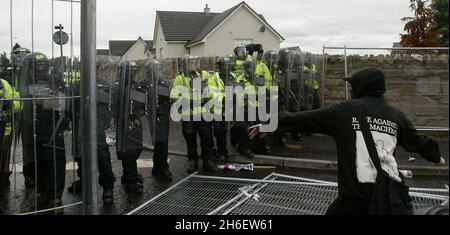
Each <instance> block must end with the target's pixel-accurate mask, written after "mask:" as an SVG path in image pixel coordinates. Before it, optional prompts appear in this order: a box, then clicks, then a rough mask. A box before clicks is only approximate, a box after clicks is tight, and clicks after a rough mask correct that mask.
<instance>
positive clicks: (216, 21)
mask: <svg viewBox="0 0 450 235" xmlns="http://www.w3.org/2000/svg"><path fill="white" fill-rule="evenodd" d="M240 7H246V8H247V9H248V10H249V11H250V12H251V13H253V14H254V16H255V17H256V18H257V19H259V20H260V21H262V22H263V23H264V24H265V25H266V26H267V27H269V29H270V30H272V32H273V33H274V34H275V35H277V36H278V37H279V38H280V39H282V40H284V38H283V37H282V36H281V34H279V33H278V32H277V31H276V30H275V29H274V28H273V27H272V26H270V25H269V23H268V22H267V21H266V19H265V18H264V16H263V15H262V14H258V13H256V11H255V10H253V9H252V8H251V7H250V6H249V5H248V4H247V3H245V2H241V3H239V4H237V5H236V6H234V7H232V8H230V9H228V10H226V11H224V12H223V13H221V14H218V15H217V16H215V17H214V18H213V19H211V21H210V22H208V24H206V26H205V27H204V28H203V29H202V30H201V31H200V32H199V33H198V34H197V35H196V36H195V37H194V38H193V39H192V40H191V41H189V43H188V44H187V46H192V45H193V44H196V43H198V42H200V41H202V40H203V39H204V38H206V37H207V36H208V35H209V34H211V33H212V32H213V31H214V30H215V29H216V28H218V26H219V25H221V24H222V22H224V21H225V20H226V19H227V18H228V17H230V16H231V15H232V14H233V13H234V12H236V11H237V10H238V9H239V8H240Z"/></svg>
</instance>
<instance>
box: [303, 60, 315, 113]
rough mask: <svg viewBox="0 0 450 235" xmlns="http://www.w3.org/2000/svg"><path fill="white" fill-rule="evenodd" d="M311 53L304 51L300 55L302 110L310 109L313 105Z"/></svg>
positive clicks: (312, 63) (312, 64)
mask: <svg viewBox="0 0 450 235" xmlns="http://www.w3.org/2000/svg"><path fill="white" fill-rule="evenodd" d="M313 66H315V65H314V62H313V55H312V54H311V53H305V54H303V55H302V73H301V82H300V83H301V84H300V87H301V88H303V89H301V90H302V91H303V96H302V98H303V110H305V111H307V110H312V109H313V106H314V74H315V72H314V71H313Z"/></svg>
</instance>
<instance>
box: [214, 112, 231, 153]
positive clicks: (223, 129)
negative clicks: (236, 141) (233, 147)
mask: <svg viewBox="0 0 450 235" xmlns="http://www.w3.org/2000/svg"><path fill="white" fill-rule="evenodd" d="M227 131H228V128H227V122H225V121H213V132H214V137H215V138H216V145H217V153H218V154H219V156H220V155H222V156H225V157H226V156H227V155H228V149H227Z"/></svg>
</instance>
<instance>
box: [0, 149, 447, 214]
mask: <svg viewBox="0 0 450 235" xmlns="http://www.w3.org/2000/svg"><path fill="white" fill-rule="evenodd" d="M111 152H112V153H113V151H111ZM112 155H113V162H112V163H113V170H114V172H115V177H116V183H115V190H114V193H115V203H114V204H113V205H111V206H103V205H102V204H101V192H102V191H101V189H100V188H99V191H98V195H99V205H100V214H126V213H127V212H129V211H131V210H132V209H134V208H136V207H138V206H139V205H141V204H143V203H144V202H146V201H148V200H149V199H151V198H152V197H154V196H156V195H158V194H159V193H161V192H163V191H164V190H165V189H167V188H168V187H170V186H171V185H172V184H174V183H176V182H178V181H179V180H181V179H183V178H184V177H186V176H188V173H187V172H186V169H187V164H188V162H187V159H186V158H185V157H181V156H170V159H169V164H170V170H171V171H172V173H173V175H174V181H173V182H172V183H161V182H157V181H155V179H154V178H153V177H152V175H151V167H152V165H153V163H152V160H151V155H152V153H151V152H149V151H144V152H143V154H142V155H141V159H140V160H139V172H140V174H142V176H143V177H144V182H145V183H144V185H145V188H144V194H143V195H140V196H130V195H127V194H126V193H125V192H124V189H123V187H122V186H121V184H120V177H121V175H122V174H121V164H120V161H119V160H117V158H116V156H115V154H114V153H113V154H112ZM73 169H74V164H73V163H69V164H68V165H67V171H66V188H67V187H68V186H69V184H70V183H71V182H72V181H73V180H74V179H76V176H75V174H74V171H73ZM271 172H277V173H282V174H288V175H294V176H302V177H308V178H314V179H319V180H328V181H336V179H337V176H336V174H335V173H334V172H323V171H320V172H317V171H312V170H299V169H286V168H269V169H255V171H252V172H229V171H223V172H219V173H215V174H212V175H216V176H226V177H239V178H263V177H264V176H266V175H268V174H270V173H271ZM199 174H205V173H204V172H202V171H200V172H199ZM15 175H16V177H15V178H16V189H15V193H14V187H11V188H10V191H9V192H7V193H4V194H3V195H2V196H1V197H0V198H1V199H0V208H1V209H0V212H1V211H3V212H1V213H4V214H17V213H19V212H22V213H23V212H27V211H29V210H30V207H29V205H30V203H31V204H32V203H33V201H34V200H33V194H32V192H29V191H27V190H25V189H24V187H23V175H22V173H21V172H17V173H16V174H15ZM207 175H208V174H207ZM11 179H14V177H12V178H11ZM448 181H449V179H448V178H436V177H433V178H424V177H421V178H415V179H413V180H408V184H409V185H411V186H414V187H434V188H443V185H444V184H448ZM80 201H81V197H80V196H77V195H71V194H69V193H67V190H66V191H65V193H64V196H63V202H64V204H65V205H68V204H71V203H76V202H80ZM1 213H0V214H1ZM82 213H83V212H82V209H81V207H80V206H76V207H72V208H68V209H65V214H82Z"/></svg>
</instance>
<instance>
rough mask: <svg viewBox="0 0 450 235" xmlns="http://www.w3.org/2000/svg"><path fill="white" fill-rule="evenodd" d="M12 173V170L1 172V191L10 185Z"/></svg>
mask: <svg viewBox="0 0 450 235" xmlns="http://www.w3.org/2000/svg"><path fill="white" fill-rule="evenodd" d="M10 175H11V173H10V172H6V173H0V191H1V190H2V189H6V188H8V187H9V185H10V181H9V176H10Z"/></svg>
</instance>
